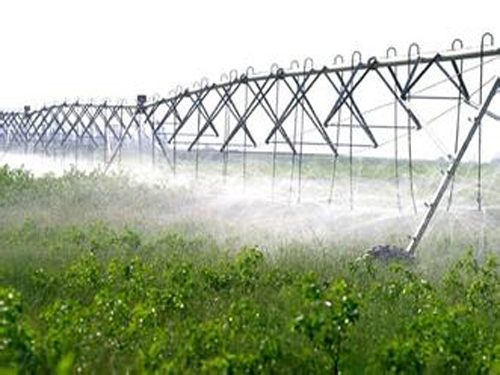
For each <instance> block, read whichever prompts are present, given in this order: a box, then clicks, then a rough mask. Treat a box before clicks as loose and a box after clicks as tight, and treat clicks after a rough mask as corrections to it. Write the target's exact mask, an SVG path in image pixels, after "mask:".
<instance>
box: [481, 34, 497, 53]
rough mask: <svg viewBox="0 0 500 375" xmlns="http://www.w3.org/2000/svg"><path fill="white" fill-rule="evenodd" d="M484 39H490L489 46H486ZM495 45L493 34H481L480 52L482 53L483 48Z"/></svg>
mask: <svg viewBox="0 0 500 375" xmlns="http://www.w3.org/2000/svg"><path fill="white" fill-rule="evenodd" d="M486 38H490V44H488V45H486ZM494 44H495V38H494V37H493V34H492V33H490V32H486V33H484V34H483V36H482V37H481V52H482V51H484V47H486V46H488V47H492V46H493V45H494Z"/></svg>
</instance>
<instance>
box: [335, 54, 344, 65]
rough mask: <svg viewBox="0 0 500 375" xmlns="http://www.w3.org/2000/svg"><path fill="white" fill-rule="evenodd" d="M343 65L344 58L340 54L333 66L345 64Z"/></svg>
mask: <svg viewBox="0 0 500 375" xmlns="http://www.w3.org/2000/svg"><path fill="white" fill-rule="evenodd" d="M339 61H340V62H339ZM343 63H344V56H342V55H341V54H338V55H337V56H335V57H334V59H333V65H339V64H343Z"/></svg>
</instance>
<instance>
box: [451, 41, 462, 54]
mask: <svg viewBox="0 0 500 375" xmlns="http://www.w3.org/2000/svg"><path fill="white" fill-rule="evenodd" d="M457 44H458V45H459V46H458V48H457ZM463 48H464V42H463V40H462V39H460V38H455V39H454V40H453V42H451V50H452V51H458V50H459V49H463Z"/></svg>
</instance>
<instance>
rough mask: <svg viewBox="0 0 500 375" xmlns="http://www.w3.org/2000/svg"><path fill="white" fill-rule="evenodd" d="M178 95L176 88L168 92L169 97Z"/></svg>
mask: <svg viewBox="0 0 500 375" xmlns="http://www.w3.org/2000/svg"><path fill="white" fill-rule="evenodd" d="M176 95H177V93H176V92H175V90H174V89H172V90H170V91H169V92H168V97H169V98H173V97H174V96H176Z"/></svg>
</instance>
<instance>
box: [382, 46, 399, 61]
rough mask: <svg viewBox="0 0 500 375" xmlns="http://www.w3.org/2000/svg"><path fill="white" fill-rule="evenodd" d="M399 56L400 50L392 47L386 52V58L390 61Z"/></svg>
mask: <svg viewBox="0 0 500 375" xmlns="http://www.w3.org/2000/svg"><path fill="white" fill-rule="evenodd" d="M391 52H392V56H391ZM397 56H398V50H397V49H396V47H394V46H390V47H389V48H387V50H386V51H385V57H387V58H388V59H390V58H391V57H397Z"/></svg>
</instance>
